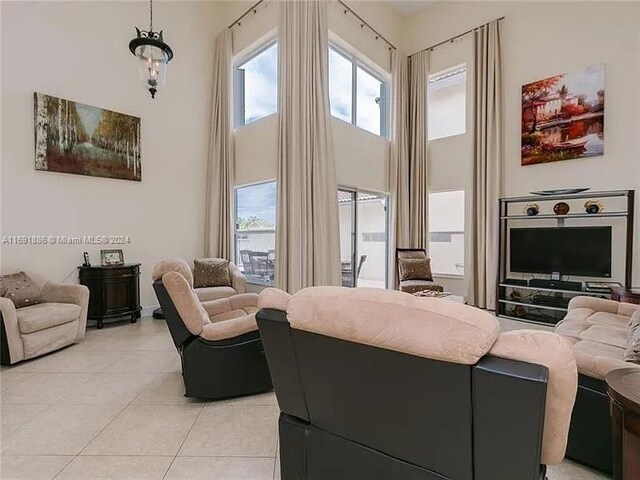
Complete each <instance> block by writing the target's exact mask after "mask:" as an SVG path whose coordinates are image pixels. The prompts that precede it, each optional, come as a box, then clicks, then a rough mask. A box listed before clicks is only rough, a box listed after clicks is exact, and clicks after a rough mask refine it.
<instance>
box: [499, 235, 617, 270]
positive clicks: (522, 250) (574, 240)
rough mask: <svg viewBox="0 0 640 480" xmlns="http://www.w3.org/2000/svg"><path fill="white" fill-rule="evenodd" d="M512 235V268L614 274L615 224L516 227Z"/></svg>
mask: <svg viewBox="0 0 640 480" xmlns="http://www.w3.org/2000/svg"><path fill="white" fill-rule="evenodd" d="M509 237H510V238H509V239H510V254H511V255H510V257H511V258H510V268H511V271H512V272H519V273H546V274H550V273H552V272H559V273H560V274H561V275H575V276H580V277H603V278H610V277H611V227H554V228H512V229H511V230H510V234H509Z"/></svg>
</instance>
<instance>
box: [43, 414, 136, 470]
mask: <svg viewBox="0 0 640 480" xmlns="http://www.w3.org/2000/svg"><path fill="white" fill-rule="evenodd" d="M129 405H131V402H129V403H127V404H126V405H124V406H123V407H122V409H121V410H120V411H119V412H118V413H116V414H115V415H114V416H113V418H112V419H111V420H110V421H109V422H107V424H106V425H105V426H104V427H103V428H102V429H100V431H99V432H98V433H96V434H95V435H94V436H93V438H91V439H90V440H89V441H88V442H87V443H86V444H85V446H84V447H82V448H81V449H80V451H79V452H78V453H76V454H75V455H74V456H73V458H72V459H71V461H70V462H69V463H68V464H67V465H65V467H64V468H63V469H62V470H60V471H59V472H58V473H56V475H55V476H54V477H53V478H52V479H51V480H55V479H56V478H58V475H60V474H61V473H62V471H63V470H64V469H65V468H67V467H68V466H69V465H70V464H71V462H73V461H74V460H75V459H76V458H78V457H79V456H80V454H81V453H82V452H84V450H85V449H86V448H87V447H88V446H89V444H90V443H91V442H93V441H94V440H95V439H96V438H97V437H98V435H100V434H101V433H102V432H104V430H105V429H106V428H107V427H108V426H109V425H111V424H112V423H113V421H114V420H115V419H116V418H118V417H119V416H120V414H121V413H122V412H124V410H125V409H126V408H127V407H128V406H129Z"/></svg>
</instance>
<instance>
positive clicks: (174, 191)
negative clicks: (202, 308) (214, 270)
mask: <svg viewBox="0 0 640 480" xmlns="http://www.w3.org/2000/svg"><path fill="white" fill-rule="evenodd" d="M154 17H155V26H156V27H161V28H163V29H164V32H165V39H166V41H167V42H168V43H169V44H170V45H171V46H172V47H173V49H174V51H175V58H174V60H173V61H172V62H171V63H170V65H169V72H168V82H167V85H166V87H165V88H164V89H162V90H161V91H159V93H158V95H157V97H156V99H155V100H151V98H150V96H149V94H148V93H147V92H146V91H145V90H144V88H143V86H142V84H141V83H140V81H139V78H138V71H137V65H136V61H135V59H134V57H133V56H132V55H131V54H130V53H129V51H128V49H127V44H128V42H129V40H130V39H131V38H132V37H133V35H134V34H135V30H134V27H135V26H139V27H145V28H146V27H147V25H148V4H147V3H146V2H55V3H53V2H44V3H31V2H2V120H3V122H2V185H1V189H2V192H1V193H2V196H1V200H2V234H3V235H72V236H75V235H128V236H130V238H131V243H130V244H128V245H123V246H122V247H119V246H113V247H106V248H122V249H123V250H124V255H125V261H127V262H140V263H142V275H141V279H140V283H141V296H142V299H141V300H142V302H141V303H142V305H143V306H149V305H155V304H157V300H156V298H155V295H154V293H153V290H152V288H151V280H150V274H151V269H152V268H153V265H154V264H155V263H156V262H158V261H159V260H161V259H163V258H167V257H176V256H178V257H184V258H187V259H192V258H194V257H197V256H201V255H202V254H203V250H204V243H203V228H204V227H203V218H204V189H205V176H204V172H205V161H206V157H207V149H208V141H209V115H210V98H211V94H210V89H211V84H212V73H213V67H212V52H213V50H212V46H213V39H214V36H215V34H216V32H218V31H220V30H221V28H223V26H224V25H225V21H226V20H227V18H226V17H225V15H224V14H223V13H221V10H220V8H219V6H217V5H216V4H214V3H210V2H157V3H155V5H154ZM34 91H37V92H42V93H46V94H50V95H54V96H59V97H63V98H68V99H72V100H76V101H79V102H82V103H87V104H89V105H95V106H100V107H104V108H107V109H112V110H116V111H120V112H126V113H129V114H131V115H135V116H138V117H141V119H142V182H141V183H138V182H130V181H124V180H113V179H106V178H96V177H84V176H78V175H68V174H60V173H52V172H42V171H35V169H34V140H33V137H34V134H33V92H34ZM100 248H101V247H100V246H98V245H73V246H71V245H67V246H64V245H56V246H29V245H27V246H9V245H2V262H3V267H4V268H20V269H30V270H34V271H37V272H41V273H43V274H45V275H47V276H48V277H50V278H51V279H53V280H57V281H61V280H63V279H65V277H67V276H68V280H67V281H69V282H77V273H76V270H75V268H76V266H77V265H80V264H81V263H82V252H83V251H88V252H89V254H90V256H91V261H92V262H93V263H94V264H96V263H99V250H100ZM102 248H105V247H102Z"/></svg>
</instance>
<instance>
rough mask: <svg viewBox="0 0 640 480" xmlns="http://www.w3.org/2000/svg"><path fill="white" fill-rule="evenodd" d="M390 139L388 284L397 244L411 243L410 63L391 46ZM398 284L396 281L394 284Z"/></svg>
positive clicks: (405, 245) (393, 274) (408, 244)
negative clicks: (389, 263)
mask: <svg viewBox="0 0 640 480" xmlns="http://www.w3.org/2000/svg"><path fill="white" fill-rule="evenodd" d="M391 88H392V91H391V142H390V144H389V190H390V197H391V202H390V206H391V209H390V221H389V225H390V230H391V231H390V235H389V239H390V241H389V252H390V254H389V258H391V259H393V261H392V262H391V268H390V269H389V270H390V275H391V278H390V280H391V282H390V283H389V284H390V285H395V284H396V283H397V275H396V273H395V269H396V262H395V255H396V248H397V247H400V248H408V247H411V237H410V230H409V66H408V62H407V58H406V57H404V56H403V55H401V54H399V53H398V51H397V50H395V49H393V50H391ZM395 286H396V287H397V285H395Z"/></svg>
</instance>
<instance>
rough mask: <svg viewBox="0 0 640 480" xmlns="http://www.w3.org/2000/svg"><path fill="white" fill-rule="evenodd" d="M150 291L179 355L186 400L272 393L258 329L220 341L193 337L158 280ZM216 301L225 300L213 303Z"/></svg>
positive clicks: (165, 289)
mask: <svg viewBox="0 0 640 480" xmlns="http://www.w3.org/2000/svg"><path fill="white" fill-rule="evenodd" d="M153 288H154V290H155V292H156V295H157V297H158V301H159V302H160V306H161V307H162V311H163V312H164V315H165V319H166V321H167V326H168V327H169V332H170V333H171V338H172V339H173V343H174V344H175V346H176V349H177V350H178V352H179V353H180V358H181V361H182V376H183V380H184V387H185V396H186V397H196V398H203V399H222V398H230V397H238V396H242V395H250V394H254V393H261V392H267V391H270V390H272V388H273V387H272V384H271V376H270V375H269V369H268V367H267V362H266V358H265V354H264V350H263V348H262V341H261V340H260V334H259V332H258V330H253V331H249V332H246V333H243V334H241V335H237V336H234V337H232V338H225V339H221V340H208V339H206V338H203V337H202V336H199V335H195V334H193V333H192V332H191V331H190V330H189V329H188V328H187V326H186V325H185V322H184V321H183V319H182V317H181V316H180V314H179V312H178V310H177V309H176V306H175V304H174V302H173V301H172V299H171V296H170V295H169V293H168V291H167V288H166V287H165V285H164V284H163V283H162V280H161V279H159V280H156V281H154V283H153ZM219 301H223V302H224V301H227V300H226V299H222V300H217V301H214V302H219Z"/></svg>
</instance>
